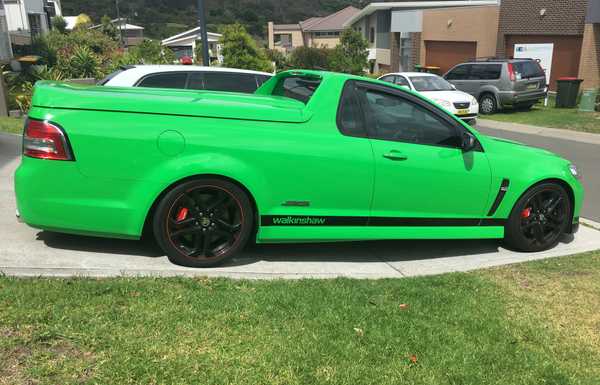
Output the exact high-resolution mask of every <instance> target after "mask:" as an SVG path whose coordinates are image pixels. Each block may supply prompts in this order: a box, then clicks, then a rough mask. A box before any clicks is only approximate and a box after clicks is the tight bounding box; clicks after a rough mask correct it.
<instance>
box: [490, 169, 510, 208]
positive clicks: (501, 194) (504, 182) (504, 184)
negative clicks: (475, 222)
mask: <svg viewBox="0 0 600 385" xmlns="http://www.w3.org/2000/svg"><path fill="white" fill-rule="evenodd" d="M509 185H510V181H509V180H508V179H506V178H505V179H502V183H501V184H500V190H498V195H496V199H495V200H494V203H493V204H492V207H490V211H489V212H488V214H487V216H488V217H491V216H492V215H494V214H495V213H496V210H498V207H500V203H502V199H504V195H506V192H507V191H508V186H509Z"/></svg>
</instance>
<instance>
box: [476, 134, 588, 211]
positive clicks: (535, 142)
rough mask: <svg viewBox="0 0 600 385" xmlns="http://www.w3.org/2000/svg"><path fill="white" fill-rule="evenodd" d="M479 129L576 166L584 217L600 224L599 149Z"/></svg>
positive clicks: (581, 144) (528, 135)
mask: <svg viewBox="0 0 600 385" xmlns="http://www.w3.org/2000/svg"><path fill="white" fill-rule="evenodd" d="M477 130H478V131H480V132H481V133H483V134H486V135H492V136H496V137H499V138H505V139H510V140H516V141H518V142H521V143H525V144H528V145H530V146H535V147H540V148H544V149H546V150H549V151H552V152H554V153H557V154H559V155H561V156H562V157H564V158H565V159H568V160H570V161H572V162H573V163H575V165H577V168H578V169H579V171H580V172H581V173H582V175H583V180H582V181H583V185H584V187H585V193H586V196H585V200H584V202H583V210H582V212H581V216H582V217H584V218H588V219H592V220H594V221H596V222H600V146H599V145H596V144H586V143H581V142H575V141H571V140H563V139H557V138H548V137H544V136H540V135H530V134H521V133H517V132H512V131H505V130H496V129H492V128H489V127H486V126H485V123H483V122H480V123H478V124H477Z"/></svg>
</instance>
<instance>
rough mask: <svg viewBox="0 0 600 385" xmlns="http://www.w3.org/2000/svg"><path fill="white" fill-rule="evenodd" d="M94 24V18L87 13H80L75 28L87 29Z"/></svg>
mask: <svg viewBox="0 0 600 385" xmlns="http://www.w3.org/2000/svg"><path fill="white" fill-rule="evenodd" d="M91 25H92V19H91V18H90V17H89V16H88V15H86V14H85V13H80V14H79V15H77V18H76V19H75V27H74V29H85V28H88V27H90V26H91Z"/></svg>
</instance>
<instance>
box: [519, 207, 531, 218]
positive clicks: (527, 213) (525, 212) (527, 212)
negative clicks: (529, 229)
mask: <svg viewBox="0 0 600 385" xmlns="http://www.w3.org/2000/svg"><path fill="white" fill-rule="evenodd" d="M530 215H531V207H527V208H526V209H524V210H523V211H521V218H523V219H526V218H529V216H530Z"/></svg>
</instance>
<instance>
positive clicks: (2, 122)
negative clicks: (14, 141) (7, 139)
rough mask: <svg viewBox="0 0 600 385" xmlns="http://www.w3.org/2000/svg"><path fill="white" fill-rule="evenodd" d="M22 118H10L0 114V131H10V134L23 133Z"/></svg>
mask: <svg viewBox="0 0 600 385" xmlns="http://www.w3.org/2000/svg"><path fill="white" fill-rule="evenodd" d="M23 122H24V119H23V118H11V117H8V116H0V131H1V132H10V133H11V134H22V133H23V124H24V123H23Z"/></svg>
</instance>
